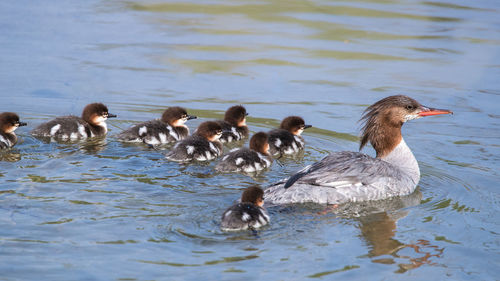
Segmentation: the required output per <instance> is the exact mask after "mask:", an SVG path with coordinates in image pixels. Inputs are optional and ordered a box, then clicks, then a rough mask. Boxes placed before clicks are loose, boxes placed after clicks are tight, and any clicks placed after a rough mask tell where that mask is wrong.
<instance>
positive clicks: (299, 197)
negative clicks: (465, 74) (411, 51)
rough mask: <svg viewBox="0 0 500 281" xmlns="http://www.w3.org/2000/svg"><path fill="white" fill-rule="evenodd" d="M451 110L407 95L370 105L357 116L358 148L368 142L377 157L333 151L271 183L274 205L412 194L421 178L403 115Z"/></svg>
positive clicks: (407, 117)
mask: <svg viewBox="0 0 500 281" xmlns="http://www.w3.org/2000/svg"><path fill="white" fill-rule="evenodd" d="M448 113H453V112H452V111H450V110H447V109H434V108H428V107H425V106H422V105H421V104H420V103H418V102H417V101H416V100H414V99H412V98H409V97H407V96H402V95H398V96H390V97H387V98H384V99H382V100H380V101H378V102H376V103H375V104H373V105H371V106H369V107H368V108H367V109H366V110H365V112H364V114H363V116H362V117H361V120H362V121H364V122H365V123H364V127H363V131H362V134H361V143H360V147H359V149H360V150H361V149H362V148H363V147H364V146H365V145H366V143H367V142H370V143H371V145H372V146H373V148H374V149H375V151H376V152H377V156H376V158H373V157H371V156H368V155H366V154H362V153H359V152H350V151H342V152H333V153H331V154H330V155H328V156H326V157H325V158H323V159H322V160H321V161H319V162H316V163H314V164H312V165H309V166H307V167H305V168H304V169H302V170H300V171H299V172H297V173H296V174H294V175H292V176H291V177H290V178H288V179H286V180H284V181H281V182H278V183H276V184H275V185H272V186H270V187H269V188H268V189H266V191H265V196H266V200H268V201H269V202H271V203H273V204H287V203H305V202H315V203H321V204H341V203H346V202H356V201H367V200H379V199H385V198H389V197H392V196H402V195H407V194H410V193H412V192H413V191H414V190H415V188H416V186H417V183H418V181H419V180H420V170H419V167H418V163H417V160H416V159H415V157H414V156H413V153H412V152H411V150H410V148H409V147H408V146H407V145H406V143H405V141H404V140H403V137H402V135H401V126H402V125H403V124H404V123H405V122H406V121H408V120H412V119H416V118H420V117H424V116H431V115H438V114H448Z"/></svg>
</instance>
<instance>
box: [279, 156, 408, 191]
mask: <svg viewBox="0 0 500 281" xmlns="http://www.w3.org/2000/svg"><path fill="white" fill-rule="evenodd" d="M402 176H403V175H402V174H401V172H400V170H399V169H397V168H396V167H394V165H392V164H390V163H388V162H385V161H383V160H381V159H378V158H373V157H371V156H369V155H366V154H363V153H359V152H350V151H342V152H334V153H332V154H330V155H328V156H326V157H325V158H323V159H322V160H321V161H319V162H316V163H314V164H312V165H310V166H307V167H305V168H304V169H302V170H301V171H299V172H297V173H296V174H294V175H292V176H291V177H290V178H289V179H288V180H287V181H286V183H285V185H284V188H289V187H290V186H292V185H293V184H294V183H302V184H307V185H317V186H325V187H333V188H337V187H344V186H353V185H354V186H357V185H365V186H368V185H370V184H372V183H374V182H377V181H380V180H381V179H382V178H392V179H394V178H395V179H400V178H402Z"/></svg>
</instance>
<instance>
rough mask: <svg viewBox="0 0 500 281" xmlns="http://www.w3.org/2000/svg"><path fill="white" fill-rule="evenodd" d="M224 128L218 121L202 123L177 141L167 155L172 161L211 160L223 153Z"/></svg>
mask: <svg viewBox="0 0 500 281" xmlns="http://www.w3.org/2000/svg"><path fill="white" fill-rule="evenodd" d="M221 135H222V128H221V126H220V125H219V124H217V122H214V121H206V122H203V123H201V124H200V125H199V126H198V128H197V129H196V131H195V132H194V133H193V134H192V135H191V136H189V137H187V138H185V139H184V140H181V141H180V142H177V143H176V144H175V146H174V147H173V148H172V150H171V151H170V152H168V153H167V154H166V155H165V157H166V158H167V159H168V160H171V161H177V162H189V161H193V160H196V161H210V160H213V159H215V158H217V157H219V156H220V155H221V154H222V143H221V142H220V141H219V138H220V136H221Z"/></svg>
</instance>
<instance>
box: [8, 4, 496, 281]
mask: <svg viewBox="0 0 500 281" xmlns="http://www.w3.org/2000/svg"><path fill="white" fill-rule="evenodd" d="M0 34H1V36H0V96H1V98H2V103H1V104H2V105H1V106H0V111H14V112H17V113H19V115H20V116H21V119H22V121H25V122H28V126H27V127H21V128H20V129H18V130H17V133H18V136H20V142H19V143H18V145H17V146H16V147H15V148H14V149H12V150H9V151H3V152H0V279H1V280H41V279H44V280H94V279H101V280H182V279H186V280H199V279H200V278H202V279H206V280H307V279H324V280H332V279H333V278H336V279H350V280H367V279H369V280H394V279H398V280H399V279H404V280H423V279H425V280H444V279H450V280H495V279H496V280H498V278H499V277H498V276H500V269H499V268H500V245H499V244H500V242H499V241H500V240H499V238H500V237H499V235H500V220H499V215H498V214H499V211H500V208H499V206H500V196H499V192H498V187H499V182H500V169H499V167H500V142H499V140H500V111H499V106H500V2H498V1H496V0H495V1H493V0H491V1H490V0H486V1H460V0H459V1H443V0H436V1H432V0H431V1H398V0H378V1H364V0H358V1H345V2H342V1H339V2H337V1H295V0H292V1H230V2H228V1H217V0H214V1H198V0H192V1H179V2H174V1H134V0H131V1H125V0H113V1H96V0H90V1H55V0H49V1H42V2H36V3H35V2H32V1H12V0H4V1H1V2H0ZM395 94H406V95H409V96H411V97H413V98H415V99H416V100H418V101H420V102H421V103H422V104H424V105H428V106H433V107H437V108H448V109H451V110H453V111H454V112H455V115H452V116H451V115H446V116H435V117H428V118H423V119H419V120H414V121H412V122H408V123H407V124H406V125H405V126H404V128H403V135H404V137H405V140H406V142H407V143H408V145H409V146H410V147H411V148H412V150H413V152H414V154H415V156H416V158H417V159H418V161H419V163H420V167H421V172H422V178H421V181H420V183H419V185H418V189H417V191H416V192H415V193H414V194H412V195H410V196H407V197H404V198H395V199H392V200H385V201H381V202H372V203H369V204H368V203H367V204H358V205H355V204H350V205H348V206H341V208H338V209H331V208H325V206H320V205H295V206H281V207H270V208H268V211H269V213H270V216H271V220H272V221H271V224H270V225H269V226H268V227H265V228H263V229H261V230H259V231H256V232H251V231H249V232H238V233H224V232H222V231H220V229H219V219H220V215H221V214H222V213H223V211H224V210H225V209H226V208H227V207H228V206H230V205H231V204H233V203H234V202H235V200H236V199H238V198H239V197H240V195H241V191H242V189H243V188H245V187H248V186H250V185H253V184H258V185H260V186H262V187H266V186H267V185H268V184H270V183H272V182H275V181H277V180H279V179H282V178H284V177H286V176H288V175H290V174H291V173H293V172H294V171H296V170H298V169H300V168H301V167H303V166H305V165H307V164H310V163H313V162H315V161H318V160H319V159H321V158H322V157H324V156H326V155H327V154H328V152H329V151H338V150H357V148H358V139H357V136H358V133H359V131H358V130H359V127H360V125H359V123H357V121H358V119H359V118H360V116H361V113H362V112H363V110H364V109H365V108H366V106H368V105H369V104H371V103H373V102H375V101H377V100H379V99H380V98H382V97H385V96H389V95H395ZM95 101H100V102H103V103H105V104H106V105H108V107H109V109H110V112H112V113H115V114H117V115H118V116H119V117H118V118H117V119H113V120H110V121H109V122H108V126H109V129H110V132H109V135H108V137H106V138H103V139H95V140H91V141H88V142H82V143H76V144H58V143H44V142H42V141H40V140H37V139H35V138H33V137H31V136H30V135H29V131H30V130H31V129H33V128H34V127H35V126H36V125H38V124H39V123H41V122H43V121H46V120H49V119H50V118H53V117H54V116H57V115H65V114H76V115H79V114H80V112H81V110H82V108H83V106H85V105H86V104H87V103H90V102H95ZM234 104H243V105H244V106H245V107H246V108H247V110H248V112H249V113H250V115H249V118H248V124H249V127H250V129H251V131H252V132H257V131H262V130H264V131H265V130H269V129H270V128H273V127H276V126H277V125H278V124H279V122H280V120H281V119H282V118H283V117H285V116H288V115H292V114H294V115H301V116H303V117H304V118H305V120H306V122H307V123H308V124H312V125H313V126H314V127H313V128H311V129H308V130H307V131H306V132H305V133H304V138H305V140H306V146H307V147H306V149H305V152H304V153H303V155H299V156H298V157H295V158H285V159H282V160H280V161H279V162H280V163H279V164H278V163H274V164H273V166H272V169H271V170H270V171H268V172H266V173H263V174H261V175H258V176H254V177H250V176H245V175H239V174H224V175H220V174H216V173H214V171H213V167H214V165H215V162H212V163H209V164H204V165H201V164H193V165H180V164H177V163H172V162H168V161H166V160H165V159H164V157H163V155H162V152H163V153H164V152H166V151H168V149H169V147H164V148H162V150H164V151H156V150H154V149H151V148H148V147H146V146H144V145H125V144H122V143H119V142H117V141H116V140H115V139H114V138H113V135H114V134H116V133H118V132H120V130H121V129H124V128H127V127H128V126H130V125H132V124H134V123H137V122H139V121H144V120H149V119H154V118H158V117H159V116H160V114H161V113H162V111H163V110H164V109H165V108H166V107H168V106H172V105H178V106H183V107H186V108H187V109H188V112H189V113H191V114H195V115H198V116H199V117H200V118H199V119H197V120H192V121H189V123H188V126H189V127H190V128H191V129H192V130H193V129H194V128H196V126H197V125H198V124H200V123H201V122H202V121H205V120H211V119H214V118H222V117H223V114H224V111H225V109H227V108H228V107H229V106H232V105H234ZM245 145H246V144H245ZM364 151H365V152H367V153H369V154H372V155H373V150H372V149H371V148H370V147H368V148H366V149H365V150H364Z"/></svg>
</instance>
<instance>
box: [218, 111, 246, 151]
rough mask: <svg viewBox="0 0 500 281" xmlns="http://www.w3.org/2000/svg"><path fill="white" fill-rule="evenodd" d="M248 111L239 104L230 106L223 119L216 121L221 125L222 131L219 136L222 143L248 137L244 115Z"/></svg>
mask: <svg viewBox="0 0 500 281" xmlns="http://www.w3.org/2000/svg"><path fill="white" fill-rule="evenodd" d="M247 115H248V113H247V110H246V109H245V107H243V106H241V105H235V106H231V107H230V108H228V110H226V114H225V115H224V120H217V121H216V122H217V123H218V124H219V125H220V126H221V127H222V130H223V133H222V136H221V138H220V141H221V142H222V143H228V142H233V141H239V140H241V139H244V138H246V137H248V127H247V123H246V117H247Z"/></svg>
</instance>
